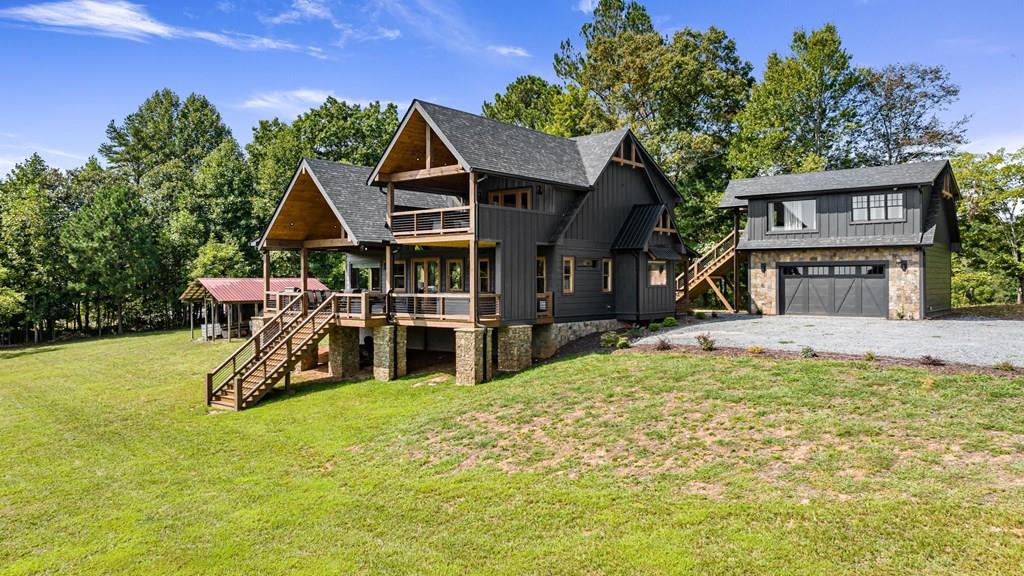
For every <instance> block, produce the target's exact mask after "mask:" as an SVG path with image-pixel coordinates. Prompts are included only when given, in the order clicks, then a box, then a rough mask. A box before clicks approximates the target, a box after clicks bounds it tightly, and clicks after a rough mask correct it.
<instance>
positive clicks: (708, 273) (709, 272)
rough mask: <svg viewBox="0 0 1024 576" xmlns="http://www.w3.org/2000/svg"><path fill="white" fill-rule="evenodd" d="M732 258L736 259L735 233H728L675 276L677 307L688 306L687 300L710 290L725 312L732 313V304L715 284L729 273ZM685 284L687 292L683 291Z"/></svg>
mask: <svg viewBox="0 0 1024 576" xmlns="http://www.w3.org/2000/svg"><path fill="white" fill-rule="evenodd" d="M734 258H736V233H735V232H730V233H729V234H728V235H727V236H726V237H725V238H722V240H721V241H719V242H718V243H717V244H715V245H714V246H713V247H712V248H711V249H709V250H708V251H707V252H705V253H704V254H702V255H701V257H700V258H698V259H697V260H696V261H694V263H693V264H691V265H690V267H689V268H687V269H686V270H685V271H683V272H682V273H681V274H679V275H678V276H676V305H677V307H679V306H684V307H685V306H688V305H689V302H687V301H686V299H687V298H688V299H689V300H692V299H693V298H695V297H697V296H700V295H701V294H703V293H704V292H706V291H707V290H711V291H713V292H714V293H715V296H717V297H718V299H719V300H721V301H722V304H724V305H725V308H726V310H728V311H729V312H733V311H734V310H733V307H732V304H731V303H730V302H729V300H728V299H727V298H726V297H725V295H724V294H723V293H722V291H721V289H720V288H719V287H718V284H717V282H718V280H720V279H721V278H722V277H723V276H725V275H726V274H727V273H731V271H732V264H733V259H734ZM687 284H688V285H689V290H685V289H684V288H685V287H686V285H687Z"/></svg>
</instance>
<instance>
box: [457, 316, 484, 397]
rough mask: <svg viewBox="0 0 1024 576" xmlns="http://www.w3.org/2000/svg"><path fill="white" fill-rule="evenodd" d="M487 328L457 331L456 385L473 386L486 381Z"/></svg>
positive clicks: (458, 329) (460, 329)
mask: <svg viewBox="0 0 1024 576" xmlns="http://www.w3.org/2000/svg"><path fill="white" fill-rule="evenodd" d="M486 336H487V329H486V328H457V329H456V330H455V383H456V384H459V385H462V386H472V385H474V384H479V383H481V382H483V381H484V339H485V338H486Z"/></svg>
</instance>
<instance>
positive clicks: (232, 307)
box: [228, 304, 235, 342]
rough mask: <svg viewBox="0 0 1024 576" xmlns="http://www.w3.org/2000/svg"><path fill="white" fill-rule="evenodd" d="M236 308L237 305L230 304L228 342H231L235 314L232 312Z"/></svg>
mask: <svg viewBox="0 0 1024 576" xmlns="http://www.w3.org/2000/svg"><path fill="white" fill-rule="evenodd" d="M234 310H235V305H234V304H228V342H231V317H232V316H233V314H232V313H233V312H234Z"/></svg>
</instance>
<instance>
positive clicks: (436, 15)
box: [373, 0, 482, 53]
mask: <svg viewBox="0 0 1024 576" xmlns="http://www.w3.org/2000/svg"><path fill="white" fill-rule="evenodd" d="M373 6H374V7H375V8H374V9H375V10H377V11H380V10H383V11H385V12H387V13H388V15H389V16H390V18H391V19H392V20H398V21H401V22H403V23H404V24H405V25H406V26H407V27H408V28H410V29H412V30H413V31H414V32H415V33H416V34H417V35H419V36H420V37H421V38H423V39H425V40H426V41H428V42H430V43H433V44H437V45H440V46H444V47H445V48H447V49H449V50H452V51H456V52H466V53H472V52H476V51H478V50H479V49H480V45H481V44H482V43H481V42H479V41H478V40H477V38H476V34H475V33H474V32H473V29H472V27H471V26H469V25H468V24H467V23H466V21H465V18H463V16H462V12H461V10H460V8H459V7H458V6H457V5H455V4H454V3H453V2H452V1H451V0H373Z"/></svg>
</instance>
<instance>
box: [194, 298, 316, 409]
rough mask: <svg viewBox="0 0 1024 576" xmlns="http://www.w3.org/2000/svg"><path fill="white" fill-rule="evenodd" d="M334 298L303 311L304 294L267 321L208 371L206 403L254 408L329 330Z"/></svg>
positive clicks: (224, 406)
mask: <svg viewBox="0 0 1024 576" xmlns="http://www.w3.org/2000/svg"><path fill="white" fill-rule="evenodd" d="M334 300H335V298H334V297H333V296H332V297H330V298H327V299H326V300H325V301H324V302H323V304H321V305H320V306H319V307H318V308H317V309H316V310H314V311H312V312H305V311H304V310H303V304H302V303H303V302H304V301H305V295H304V294H303V295H302V296H301V297H299V298H296V299H295V300H294V301H293V303H292V304H290V305H288V306H287V307H286V308H284V309H283V310H281V311H280V312H278V313H277V315H276V316H274V317H273V318H271V319H270V320H268V321H267V322H266V323H265V324H264V325H263V327H262V328H261V329H260V330H259V331H257V332H256V333H255V334H253V336H252V338H250V339H249V340H248V341H246V343H245V344H243V345H242V346H241V347H240V348H239V349H238V350H236V351H235V352H234V353H233V354H232V355H231V356H229V357H228V359H227V360H225V361H224V362H223V363H221V365H220V366H218V367H217V369H216V370H214V371H213V372H210V373H209V374H207V375H206V403H207V405H209V406H210V407H212V408H221V409H226V410H244V409H245V408H249V407H252V406H254V405H255V404H256V403H257V402H259V401H260V399H261V398H263V396H264V395H266V393H267V392H269V391H270V390H271V389H272V388H273V387H274V385H275V384H277V383H278V382H279V381H280V380H281V379H282V378H284V379H285V383H286V384H287V382H288V378H289V374H290V373H291V371H292V369H293V368H294V367H295V366H296V365H297V364H298V363H299V362H300V360H301V359H302V357H303V356H304V355H305V354H307V353H308V352H309V350H311V349H313V348H315V347H316V346H317V344H318V343H319V342H320V340H321V339H323V337H324V336H325V335H326V334H327V332H328V331H329V330H330V328H331V326H332V324H333V320H334V315H335V305H336V303H335V302H334Z"/></svg>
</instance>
